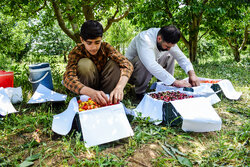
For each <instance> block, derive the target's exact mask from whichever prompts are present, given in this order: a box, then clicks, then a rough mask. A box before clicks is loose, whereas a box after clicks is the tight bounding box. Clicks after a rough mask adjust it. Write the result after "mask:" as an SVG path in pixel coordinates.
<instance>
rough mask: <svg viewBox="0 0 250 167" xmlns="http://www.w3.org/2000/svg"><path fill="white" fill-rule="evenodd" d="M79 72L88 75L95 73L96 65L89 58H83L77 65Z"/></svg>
mask: <svg viewBox="0 0 250 167" xmlns="http://www.w3.org/2000/svg"><path fill="white" fill-rule="evenodd" d="M77 71H78V73H79V74H87V73H89V72H94V71H95V64H94V63H93V61H92V60H90V59H89V58H82V59H80V60H79V62H78V64H77Z"/></svg>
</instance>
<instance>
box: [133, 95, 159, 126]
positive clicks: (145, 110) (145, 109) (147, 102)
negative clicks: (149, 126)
mask: <svg viewBox="0 0 250 167" xmlns="http://www.w3.org/2000/svg"><path fill="white" fill-rule="evenodd" d="M163 102H164V101H162V100H157V99H153V98H152V97H150V96H149V95H147V94H146V95H145V96H144V97H143V99H142V100H141V102H140V103H139V104H138V106H137V107H136V108H135V111H136V112H140V113H141V114H142V115H141V116H142V117H150V121H152V122H154V124H156V125H158V124H160V123H161V122H162V120H163V118H162V105H163Z"/></svg>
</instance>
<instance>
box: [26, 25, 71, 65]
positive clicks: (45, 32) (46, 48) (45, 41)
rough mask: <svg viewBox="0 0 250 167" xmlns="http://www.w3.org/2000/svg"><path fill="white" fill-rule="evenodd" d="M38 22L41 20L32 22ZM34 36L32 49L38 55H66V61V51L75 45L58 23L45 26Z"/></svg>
mask: <svg viewBox="0 0 250 167" xmlns="http://www.w3.org/2000/svg"><path fill="white" fill-rule="evenodd" d="M37 22H39V20H35V21H33V22H32V23H31V24H32V25H33V26H34V25H35V24H37ZM38 24H39V23H38ZM32 38H33V43H32V50H31V51H32V52H33V53H36V54H38V55H40V54H42V55H64V59H65V61H66V53H67V52H68V51H69V50H70V48H71V47H72V46H73V45H74V44H73V41H72V40H71V39H70V38H69V37H68V36H67V35H66V34H65V33H63V31H61V29H60V27H59V26H57V25H55V26H53V27H50V26H46V27H43V28H42V29H40V30H39V31H38V33H37V34H36V35H35V34H33V35H32Z"/></svg>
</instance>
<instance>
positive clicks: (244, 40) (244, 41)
mask: <svg viewBox="0 0 250 167" xmlns="http://www.w3.org/2000/svg"><path fill="white" fill-rule="evenodd" d="M248 27H249V25H247V26H246V27H245V31H244V39H243V41H242V44H241V46H240V48H239V51H241V49H243V48H244V46H245V45H246V43H247V39H248V34H250V31H248Z"/></svg>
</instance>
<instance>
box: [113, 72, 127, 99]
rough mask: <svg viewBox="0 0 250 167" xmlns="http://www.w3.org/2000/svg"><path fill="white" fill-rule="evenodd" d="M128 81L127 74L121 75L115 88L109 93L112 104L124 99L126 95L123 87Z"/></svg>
mask: <svg viewBox="0 0 250 167" xmlns="http://www.w3.org/2000/svg"><path fill="white" fill-rule="evenodd" d="M127 82H128V77H127V76H121V77H120V79H119V81H118V83H117V85H116V87H115V89H114V90H113V91H112V92H111V93H110V95H109V96H110V97H109V103H110V104H116V103H118V102H119V101H121V100H122V99H123V96H124V93H123V89H124V87H125V86H126V84H127Z"/></svg>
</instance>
